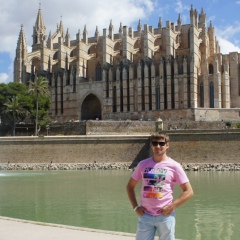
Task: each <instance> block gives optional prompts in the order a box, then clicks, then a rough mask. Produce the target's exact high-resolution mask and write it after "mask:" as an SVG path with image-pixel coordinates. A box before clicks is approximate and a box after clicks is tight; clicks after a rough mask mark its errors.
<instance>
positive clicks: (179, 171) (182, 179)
mask: <svg viewBox="0 0 240 240" xmlns="http://www.w3.org/2000/svg"><path fill="white" fill-rule="evenodd" d="M175 180H176V182H177V183H178V184H179V185H182V184H184V183H187V182H189V179H188V177H187V174H186V173H185V171H184V170H183V168H182V166H181V165H180V164H177V166H176V179H175Z"/></svg>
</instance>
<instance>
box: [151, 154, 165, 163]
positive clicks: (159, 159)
mask: <svg viewBox="0 0 240 240" xmlns="http://www.w3.org/2000/svg"><path fill="white" fill-rule="evenodd" d="M167 158H168V156H167V155H166V154H163V155H156V154H155V155H153V160H154V162H163V161H164V160H166V159H167Z"/></svg>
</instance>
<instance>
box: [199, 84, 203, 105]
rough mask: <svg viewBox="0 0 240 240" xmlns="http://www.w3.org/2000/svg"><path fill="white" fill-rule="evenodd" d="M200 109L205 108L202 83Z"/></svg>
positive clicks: (201, 85)
mask: <svg viewBox="0 0 240 240" xmlns="http://www.w3.org/2000/svg"><path fill="white" fill-rule="evenodd" d="M200 107H204V86H203V83H202V82H201V83H200Z"/></svg>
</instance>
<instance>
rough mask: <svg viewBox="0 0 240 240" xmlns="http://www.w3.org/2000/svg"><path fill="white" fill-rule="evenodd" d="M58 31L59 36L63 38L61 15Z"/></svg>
mask: <svg viewBox="0 0 240 240" xmlns="http://www.w3.org/2000/svg"><path fill="white" fill-rule="evenodd" d="M58 31H59V32H60V34H61V36H62V37H63V38H64V29H63V22H62V16H61V20H60V24H59V28H58Z"/></svg>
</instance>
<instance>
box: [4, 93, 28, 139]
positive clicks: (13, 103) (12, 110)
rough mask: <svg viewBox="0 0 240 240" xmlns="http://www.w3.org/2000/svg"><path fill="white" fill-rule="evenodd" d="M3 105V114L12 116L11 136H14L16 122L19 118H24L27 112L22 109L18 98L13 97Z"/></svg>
mask: <svg viewBox="0 0 240 240" xmlns="http://www.w3.org/2000/svg"><path fill="white" fill-rule="evenodd" d="M3 105H4V106H5V108H6V109H5V110H4V112H5V113H6V114H9V115H10V116H12V126H13V131H12V135H13V136H15V129H16V121H17V120H18V119H19V117H24V116H26V115H27V113H28V111H27V110H26V109H24V107H23V106H22V104H21V103H20V102H19V98H18V96H13V97H12V98H10V99H7V101H6V103H4V104H3Z"/></svg>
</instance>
